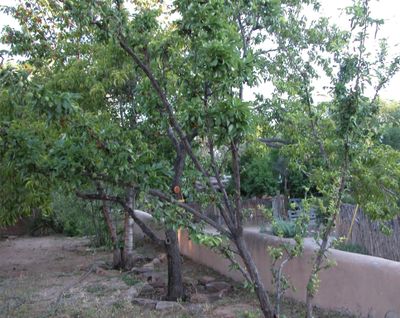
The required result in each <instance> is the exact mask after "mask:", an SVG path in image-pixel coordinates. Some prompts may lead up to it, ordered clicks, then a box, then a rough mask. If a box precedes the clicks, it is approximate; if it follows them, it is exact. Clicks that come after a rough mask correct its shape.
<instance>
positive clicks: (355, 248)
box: [334, 242, 369, 255]
mask: <svg viewBox="0 0 400 318" xmlns="http://www.w3.org/2000/svg"><path fill="white" fill-rule="evenodd" d="M334 248H335V249H337V250H341V251H344V252H350V253H357V254H364V255H369V253H368V251H367V249H366V248H365V247H364V246H361V245H359V244H353V243H346V242H338V243H337V244H335V245H334Z"/></svg>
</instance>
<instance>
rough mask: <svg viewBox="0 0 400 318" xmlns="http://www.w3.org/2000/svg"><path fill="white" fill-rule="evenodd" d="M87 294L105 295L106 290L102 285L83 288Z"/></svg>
mask: <svg viewBox="0 0 400 318" xmlns="http://www.w3.org/2000/svg"><path fill="white" fill-rule="evenodd" d="M85 290H86V291H87V292H88V293H91V294H95V295H98V296H101V295H105V294H106V293H107V291H108V288H107V287H106V286H104V285H102V284H95V285H89V286H87V287H86V288H85Z"/></svg>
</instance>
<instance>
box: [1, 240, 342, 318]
mask: <svg viewBox="0 0 400 318" xmlns="http://www.w3.org/2000/svg"><path fill="white" fill-rule="evenodd" d="M136 253H137V255H140V256H141V257H147V258H148V259H152V258H154V257H156V256H157V255H160V253H161V251H157V250H155V249H154V247H153V246H151V245H149V244H142V245H141V246H138V247H137V248H136ZM110 261H111V253H110V252H109V251H107V250H104V249H93V248H90V247H89V241H88V240H87V239H83V238H68V237H63V236H47V237H36V238H32V237H22V238H13V239H7V240H2V241H0V317H10V318H17V317H30V318H35V317H38V318H39V317H43V318H44V317H63V318H68V317H76V318H77V317H84V318H86V317H96V318H97V317H104V318H106V317H107V318H109V317H118V318H119V317H146V318H147V317H148V318H152V317H157V318H162V317H171V318H172V317H181V318H184V317H204V318H208V317H222V318H234V317H243V318H255V317H260V313H259V311H258V309H257V301H256V299H255V297H254V295H252V294H251V293H249V292H248V291H247V290H245V289H243V288H242V287H241V286H240V285H237V284H235V283H233V282H231V281H229V280H228V279H226V278H224V277H221V276H220V275H218V274H217V273H215V272H212V271H210V270H209V269H207V268H204V267H202V266H199V265H197V264H194V263H193V262H191V261H189V260H187V259H184V260H183V262H184V269H185V282H186V284H188V286H192V287H193V288H192V289H191V293H192V302H191V303H187V302H186V303H181V304H178V305H176V306H174V307H172V308H158V309H159V310H154V309H149V306H147V305H143V304H141V305H137V304H133V303H132V300H134V299H136V297H138V295H137V294H138V290H143V289H144V287H143V286H145V285H146V284H147V283H146V282H145V281H143V280H142V279H141V278H140V277H139V276H137V275H136V274H134V273H131V272H120V271H116V270H111V269H109V268H108V267H107V266H108V265H107V264H109V262H110ZM155 271H157V273H158V275H159V277H161V280H162V281H164V282H162V283H163V284H164V285H165V281H166V264H165V262H161V263H160V264H157V266H156V268H155ZM205 276H207V277H212V278H214V279H215V280H217V281H223V282H225V283H228V284H230V285H231V286H232V288H230V289H229V292H226V293H224V294H223V295H222V294H220V295H219V297H216V298H215V297H214V299H213V300H212V301H208V300H207V301H204V300H201V299H200V298H201V297H199V296H201V295H202V294H200V293H199V294H197V293H198V291H197V289H196V287H195V286H196V284H197V281H198V280H199V279H201V278H202V277H205ZM147 287H148V286H147ZM161 296H162V295H160V294H159V293H157V292H156V290H155V289H152V295H150V296H149V295H147V297H149V298H153V299H155V298H157V297H159V298H161ZM217 296H218V295H217ZM140 297H142V296H140ZM157 306H158V305H157ZM153 308H154V307H153ZM284 312H285V314H286V317H288V318H289V317H296V318H297V317H304V308H303V307H302V306H301V305H299V304H297V303H293V302H287V303H285V304H284ZM316 314H317V317H324V318H334V317H337V318H339V317H350V316H346V315H342V314H339V313H327V312H317V313H316Z"/></svg>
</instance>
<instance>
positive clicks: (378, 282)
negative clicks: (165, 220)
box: [135, 211, 400, 318]
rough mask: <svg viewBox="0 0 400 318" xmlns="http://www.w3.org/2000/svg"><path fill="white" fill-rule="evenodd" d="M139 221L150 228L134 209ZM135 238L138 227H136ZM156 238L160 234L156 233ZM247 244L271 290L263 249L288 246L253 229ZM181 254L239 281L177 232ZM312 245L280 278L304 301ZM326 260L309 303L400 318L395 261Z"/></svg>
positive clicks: (339, 255) (349, 256) (339, 256)
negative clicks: (328, 265) (329, 262)
mask: <svg viewBox="0 0 400 318" xmlns="http://www.w3.org/2000/svg"><path fill="white" fill-rule="evenodd" d="M136 212H137V213H138V214H139V217H140V218H141V219H142V220H144V221H146V223H148V224H151V216H150V215H149V214H148V213H146V212H143V211H136ZM135 233H137V234H139V233H140V229H138V228H136V229H135ZM159 234H160V237H161V236H162V234H163V233H162V231H159ZM244 234H245V239H246V242H247V246H248V248H249V250H250V251H251V254H252V255H253V257H254V260H255V262H256V264H257V268H258V270H259V272H260V275H261V277H262V279H263V281H264V284H265V285H266V286H267V288H268V289H269V290H270V291H271V272H270V270H269V268H270V264H271V258H270V257H269V255H268V253H267V251H266V247H267V246H270V245H277V244H281V243H282V242H284V241H285V242H290V240H288V239H280V238H278V237H276V236H272V235H268V234H263V233H259V232H258V229H246V230H245V233H244ZM178 237H179V244H180V250H181V253H182V254H183V255H185V256H187V257H189V258H190V259H192V260H193V261H195V262H197V263H199V264H203V265H205V266H208V267H210V268H212V269H214V270H215V271H217V272H219V273H221V274H222V275H225V276H228V277H230V278H232V279H234V280H236V281H243V277H242V276H241V274H240V273H239V272H237V271H232V270H230V269H229V265H230V264H229V262H228V261H227V260H226V259H225V258H223V257H222V256H220V255H218V254H216V253H214V252H212V251H211V250H210V249H208V248H207V247H204V246H201V245H198V244H195V243H193V242H192V241H191V240H190V239H189V238H188V236H187V234H186V232H185V231H180V232H179V233H178ZM315 248H316V245H315V243H313V241H312V239H306V241H305V244H304V253H303V255H302V256H301V257H299V258H296V259H293V260H292V261H290V262H289V263H288V264H287V266H286V267H285V271H284V273H285V275H286V276H287V277H289V278H290V281H291V282H292V284H293V285H294V286H295V288H296V291H294V292H293V291H292V290H288V291H287V294H286V295H287V296H289V297H291V298H294V299H296V300H298V301H301V302H305V299H306V286H307V280H308V277H309V274H310V272H311V259H312V257H313V255H314V249H315ZM329 258H330V259H332V260H335V261H336V263H337V265H336V266H333V267H331V268H329V269H327V270H324V271H322V272H321V275H320V277H321V283H320V288H319V290H318V293H317V295H316V297H315V302H314V304H315V305H317V306H318V307H321V308H324V309H332V310H337V311H344V312H349V313H352V314H355V315H357V316H361V317H368V318H400V262H395V261H390V260H386V259H383V258H379V257H373V256H367V255H361V254H354V253H348V252H343V251H338V250H334V249H331V250H330V252H329Z"/></svg>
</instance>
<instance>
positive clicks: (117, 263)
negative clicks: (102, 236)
mask: <svg viewBox="0 0 400 318" xmlns="http://www.w3.org/2000/svg"><path fill="white" fill-rule="evenodd" d="M102 210H103V216H104V219H105V221H106V224H107V228H108V232H109V234H110V238H111V243H112V247H113V268H115V269H119V268H121V266H122V255H121V250H120V249H119V248H118V236H117V230H116V227H115V224H114V222H113V220H112V217H111V211H110V205H109V203H108V202H107V201H103V207H102Z"/></svg>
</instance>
